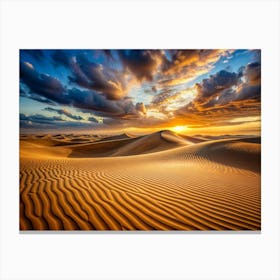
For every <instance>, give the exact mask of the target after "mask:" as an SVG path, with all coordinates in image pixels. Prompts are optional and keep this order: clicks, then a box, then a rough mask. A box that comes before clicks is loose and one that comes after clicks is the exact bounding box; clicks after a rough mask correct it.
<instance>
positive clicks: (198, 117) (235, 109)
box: [174, 63, 261, 125]
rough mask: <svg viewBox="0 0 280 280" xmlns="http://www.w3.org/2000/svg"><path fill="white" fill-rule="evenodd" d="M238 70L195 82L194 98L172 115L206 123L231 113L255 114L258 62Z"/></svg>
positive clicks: (258, 76) (259, 74) (258, 100)
mask: <svg viewBox="0 0 280 280" xmlns="http://www.w3.org/2000/svg"><path fill="white" fill-rule="evenodd" d="M241 70H242V71H239V72H237V73H234V72H228V71H226V70H222V71H219V72H217V73H216V74H215V75H212V76H210V77H209V78H207V79H204V80H203V81H202V82H201V83H199V84H196V90H197V96H196V98H195V99H194V100H193V101H192V102H191V103H189V104H188V105H187V106H185V107H183V108H180V109H178V110H177V111H175V112H174V114H175V116H176V117H177V118H188V120H190V121H192V122H194V123H201V124H202V123H203V124H204V125H205V124H207V123H208V124H209V125H210V124H213V123H216V122H218V121H221V120H222V121H224V120H228V119H230V118H232V117H234V116H240V117H241V116H250V115H251V116H254V115H259V114H260V99H261V85H260V83H261V81H260V77H261V73H260V72H261V69H260V64H259V63H251V64H248V65H247V66H246V67H245V68H244V69H241Z"/></svg>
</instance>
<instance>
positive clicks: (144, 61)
mask: <svg viewBox="0 0 280 280" xmlns="http://www.w3.org/2000/svg"><path fill="white" fill-rule="evenodd" d="M118 54H119V57H120V60H121V62H122V64H123V67H124V68H125V69H127V70H129V71H130V73H132V74H133V75H135V77H136V78H137V80H138V81H144V80H147V81H152V80H153V76H154V74H155V73H156V71H157V69H158V67H159V66H160V65H161V62H162V59H163V57H164V52H163V51H161V50H119V51H118Z"/></svg>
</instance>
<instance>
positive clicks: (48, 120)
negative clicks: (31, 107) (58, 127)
mask: <svg viewBox="0 0 280 280" xmlns="http://www.w3.org/2000/svg"><path fill="white" fill-rule="evenodd" d="M20 121H21V122H22V121H23V122H27V123H32V122H34V123H42V124H53V123H54V122H63V121H64V120H63V119H62V118H61V117H56V116H54V117H46V116H44V115H40V114H35V115H30V116H27V115H25V114H22V113H21V114H20Z"/></svg>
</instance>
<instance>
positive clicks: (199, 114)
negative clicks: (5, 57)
mask: <svg viewBox="0 0 280 280" xmlns="http://www.w3.org/2000/svg"><path fill="white" fill-rule="evenodd" d="M19 91H20V132H21V133H66V132H69V133H77V134H79V133H92V134H95V133H104V134H119V133H129V132H130V133H136V134H142V133H150V132H153V131H158V130H164V129H170V130H173V131H175V132H178V133H184V134H191V135H194V134H250V135H259V134H260V121H261V120H260V113H261V52H260V50H246V49H239V50H236V49H234V50H233V49H221V50H218V49H195V50H189V49H186V50H181V49H180V50H173V49H172V50H156V49H153V50H143V49H142V50H115V49H114V50H68V49H67V50H20V83H19Z"/></svg>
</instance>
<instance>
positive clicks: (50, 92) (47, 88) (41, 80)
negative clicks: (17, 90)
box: [20, 62, 69, 104]
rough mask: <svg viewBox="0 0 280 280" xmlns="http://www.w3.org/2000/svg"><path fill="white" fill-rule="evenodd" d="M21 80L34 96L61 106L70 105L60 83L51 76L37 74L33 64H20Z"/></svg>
mask: <svg viewBox="0 0 280 280" xmlns="http://www.w3.org/2000/svg"><path fill="white" fill-rule="evenodd" d="M20 80H21V82H22V83H24V84H25V85H26V86H27V87H28V88H29V90H30V92H31V94H33V95H34V94H37V95H39V96H43V97H44V98H46V99H49V100H52V101H54V102H57V103H60V104H68V103H69V100H68V99H67V98H65V93H66V89H65V88H64V86H63V85H62V84H61V83H60V81H59V80H58V79H56V78H54V77H51V76H49V75H46V74H41V73H39V72H37V71H36V70H35V68H34V67H33V65H32V64H31V63H28V62H21V63H20ZM33 99H34V96H33Z"/></svg>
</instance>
